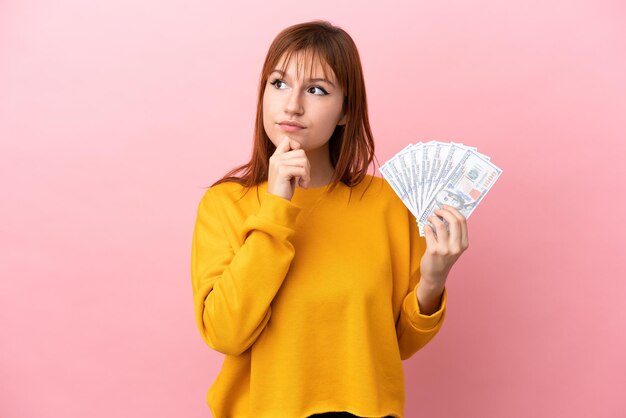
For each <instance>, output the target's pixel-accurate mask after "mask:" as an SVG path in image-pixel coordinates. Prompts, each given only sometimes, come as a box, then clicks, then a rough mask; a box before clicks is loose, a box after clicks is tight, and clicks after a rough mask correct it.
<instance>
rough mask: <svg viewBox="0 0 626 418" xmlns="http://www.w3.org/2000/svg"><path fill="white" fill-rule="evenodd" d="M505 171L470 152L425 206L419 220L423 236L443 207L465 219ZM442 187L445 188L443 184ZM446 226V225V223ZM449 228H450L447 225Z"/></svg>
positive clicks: (420, 231)
mask: <svg viewBox="0 0 626 418" xmlns="http://www.w3.org/2000/svg"><path fill="white" fill-rule="evenodd" d="M500 174H502V170H501V169H499V168H498V167H496V166H495V165H494V164H493V163H492V162H491V161H489V160H487V159H485V158H483V156H482V155H480V154H478V153H477V152H475V151H474V150H471V149H469V150H467V151H466V152H465V154H464V155H463V156H462V158H461V159H460V161H459V162H458V163H457V164H456V166H455V167H454V168H452V169H451V170H450V172H449V173H448V175H447V178H446V179H445V182H444V183H443V187H441V189H440V190H437V191H436V192H435V193H434V194H433V195H432V196H431V197H430V200H429V202H428V203H427V204H426V205H425V207H424V210H423V211H422V212H421V214H420V216H419V218H418V219H417V223H418V227H419V233H420V236H422V237H423V236H424V226H425V225H426V224H430V225H431V226H433V225H432V224H431V223H430V222H429V221H428V218H429V217H430V216H432V215H433V214H434V212H435V210H436V209H441V208H442V207H443V205H448V206H452V207H454V208H456V209H458V210H459V211H460V212H461V213H462V214H463V216H465V218H466V219H468V218H469V216H470V215H471V214H472V212H473V211H474V209H476V206H478V203H480V201H481V200H482V199H483V198H484V197H485V195H486V194H487V192H488V191H489V189H491V187H492V186H493V185H494V183H495V182H496V180H497V179H498V177H500ZM440 186H442V185H441V184H440ZM444 223H445V222H444ZM446 226H447V225H446Z"/></svg>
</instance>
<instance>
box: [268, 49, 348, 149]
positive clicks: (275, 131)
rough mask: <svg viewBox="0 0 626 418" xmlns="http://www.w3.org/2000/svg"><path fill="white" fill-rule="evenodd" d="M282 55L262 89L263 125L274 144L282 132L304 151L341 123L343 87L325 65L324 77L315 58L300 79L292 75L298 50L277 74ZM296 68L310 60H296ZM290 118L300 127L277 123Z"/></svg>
mask: <svg viewBox="0 0 626 418" xmlns="http://www.w3.org/2000/svg"><path fill="white" fill-rule="evenodd" d="M284 58H285V57H284V56H283V57H282V58H281V59H280V61H279V62H278V64H277V65H276V69H275V71H273V72H272V73H271V74H270V75H269V77H268V79H267V83H266V85H265V90H264V92H263V127H264V128H265V132H266V133H267V136H269V138H270V140H271V141H272V143H273V144H274V145H275V146H278V144H279V143H280V142H281V141H282V139H283V138H284V136H285V135H287V136H289V137H290V138H292V139H294V140H295V141H297V142H299V143H300V145H301V147H302V149H304V150H305V151H308V150H314V149H316V148H319V147H321V146H324V145H326V143H327V142H328V140H329V139H330V136H331V135H332V133H333V132H334V130H335V127H336V126H337V125H343V124H345V118H344V117H343V113H342V106H343V91H342V90H341V87H340V86H339V84H338V83H337V80H336V79H335V74H334V72H333V71H332V70H331V69H330V67H328V68H327V70H326V71H327V73H328V74H327V76H328V77H329V79H326V80H323V79H324V72H323V67H322V65H321V64H320V63H319V62H316V63H315V64H314V65H313V67H312V69H311V71H312V74H306V71H301V72H302V73H303V74H300V75H301V76H303V78H304V79H296V77H297V74H296V60H300V59H302V55H301V51H300V52H297V53H294V54H293V55H292V57H291V60H290V62H289V66H288V67H287V68H286V73H285V74H281V73H280V68H282V64H283V62H284ZM299 67H300V68H305V69H307V70H308V69H309V68H310V63H308V62H307V63H304V62H302V61H300V66H299ZM281 122H292V123H295V124H299V125H300V126H302V127H301V128H297V127H293V126H287V125H284V124H283V125H281Z"/></svg>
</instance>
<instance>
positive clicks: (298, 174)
mask: <svg viewBox="0 0 626 418" xmlns="http://www.w3.org/2000/svg"><path fill="white" fill-rule="evenodd" d="M279 173H280V175H281V176H282V177H283V178H284V179H286V180H291V179H294V178H295V179H296V181H299V179H304V181H306V182H307V184H308V182H309V181H310V179H309V175H308V174H307V172H306V169H305V168H304V167H302V166H299V165H287V164H283V165H281V166H280V167H279Z"/></svg>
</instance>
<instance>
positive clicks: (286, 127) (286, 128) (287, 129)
mask: <svg viewBox="0 0 626 418" xmlns="http://www.w3.org/2000/svg"><path fill="white" fill-rule="evenodd" d="M278 126H280V129H282V130H283V131H285V132H298V131H301V130H302V129H305V128H301V127H299V126H294V125H287V124H284V123H279V124H278Z"/></svg>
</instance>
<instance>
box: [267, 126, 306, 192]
mask: <svg viewBox="0 0 626 418" xmlns="http://www.w3.org/2000/svg"><path fill="white" fill-rule="evenodd" d="M310 181H311V165H310V164H309V159H308V158H307V156H306V154H305V153H304V150H303V149H302V148H301V147H300V144H299V143H298V142H297V141H295V140H293V139H291V138H289V137H288V136H286V135H285V136H284V137H283V140H282V141H281V142H280V144H278V146H277V147H276V151H274V154H272V156H271V157H270V165H269V172H268V179H267V191H268V193H272V194H275V195H276V196H280V197H282V198H284V199H287V200H291V198H292V197H293V193H294V190H295V187H296V182H297V184H298V186H300V187H305V188H306V187H308V186H309V183H310Z"/></svg>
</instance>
